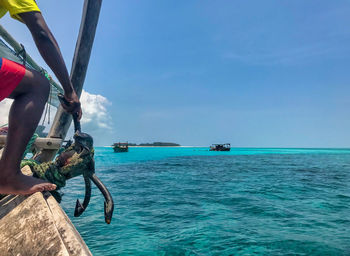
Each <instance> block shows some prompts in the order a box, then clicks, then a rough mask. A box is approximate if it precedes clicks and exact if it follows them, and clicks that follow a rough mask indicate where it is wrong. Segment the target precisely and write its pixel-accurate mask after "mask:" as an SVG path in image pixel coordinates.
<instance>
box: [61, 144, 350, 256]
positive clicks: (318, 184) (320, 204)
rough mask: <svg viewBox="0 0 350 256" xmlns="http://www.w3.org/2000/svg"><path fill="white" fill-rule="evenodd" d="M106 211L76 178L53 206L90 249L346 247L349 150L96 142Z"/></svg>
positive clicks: (349, 248)
mask: <svg viewBox="0 0 350 256" xmlns="http://www.w3.org/2000/svg"><path fill="white" fill-rule="evenodd" d="M95 160H96V174H97V176H98V177H99V178H100V179H101V180H102V181H103V183H104V184H105V185H106V186H107V187H108V189H109V191H110V192H111V194H112V196H113V199H114V203H115V208H114V209H115V211H114V215H113V219H112V223H111V224H109V225H108V224H106V223H105V222H104V209H103V207H104V206H103V205H104V199H103V196H102V195H101V193H100V192H99V190H98V189H97V188H96V187H93V190H92V197H91V202H90V205H89V206H88V208H87V209H86V211H85V212H84V213H83V214H82V215H81V216H80V217H78V218H75V217H74V216H73V213H74V208H75V202H76V199H78V198H79V199H80V201H82V200H83V198H84V182H83V178H82V177H77V178H74V179H72V180H70V181H68V183H67V186H66V188H64V189H63V191H62V192H63V193H64V195H63V200H62V203H61V205H62V207H63V208H64V210H65V212H66V213H67V215H68V216H69V217H70V219H71V220H72V222H73V224H74V225H75V227H76V228H77V230H78V231H79V232H80V234H81V236H82V238H83V239H84V240H85V242H86V244H87V245H88V247H89V248H90V250H91V252H92V254H93V255H95V256H112V255H350V149H295V148H294V149H278V148H232V149H231V151H230V152H212V151H209V150H208V148H204V147H203V148H201V147H158V148H157V147H153V148H152V147H132V148H130V149H129V152H127V153H114V152H113V149H112V148H111V147H97V148H95Z"/></svg>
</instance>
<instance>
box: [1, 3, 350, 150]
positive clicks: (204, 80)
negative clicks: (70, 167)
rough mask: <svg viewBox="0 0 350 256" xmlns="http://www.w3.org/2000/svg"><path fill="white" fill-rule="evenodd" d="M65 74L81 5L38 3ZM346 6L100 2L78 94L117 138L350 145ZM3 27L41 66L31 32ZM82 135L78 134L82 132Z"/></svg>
mask: <svg viewBox="0 0 350 256" xmlns="http://www.w3.org/2000/svg"><path fill="white" fill-rule="evenodd" d="M37 2H38V4H39V6H40V8H41V9H42V12H43V14H44V16H45V17H46V20H47V22H48V24H49V26H50V27H51V29H52V31H53V33H54V34H55V36H56V38H57V40H58V42H59V44H60V46H61V48H62V52H63V54H64V57H65V60H66V63H67V66H68V67H69V68H70V66H71V60H72V56H73V51H74V46H75V41H76V37H77V33H78V29H79V24H80V18H81V9H82V3H83V1H82V0H74V1H68V0H61V1H58V2H57V1H52V0H45V1H44V0H38V1H37ZM349 13H350V3H349V1H343V0H338V1H325V0H317V1H316V0H310V1H305V0H283V1H281V0H274V1H272V0H265V1H261V0H254V1H253V0H251V1H247V0H236V1H232V0H231V1H228V0H227V1H226V0H221V1H206V0H202V1H193V0H186V1H185V0H181V1H163V0H147V1H146V0H144V1H125V0H124V1H119V0H114V1H106V0H105V1H104V2H103V7H102V11H101V16H100V23H99V27H98V30H97V34H96V41H95V44H94V49H93V52H92V57H91V60H90V66H89V70H88V75H87V79H86V82H85V89H86V91H87V92H89V93H90V94H96V95H102V96H103V97H105V98H107V99H108V101H109V102H110V104H106V105H105V107H106V111H107V115H108V116H109V117H110V120H109V126H110V128H109V129H108V128H102V127H99V126H90V125H86V130H87V132H90V133H91V134H92V135H95V140H96V143H97V145H109V144H112V143H113V142H115V141H119V140H121V141H126V140H127V141H129V142H138V143H139V142H152V141H172V142H177V143H180V144H182V145H203V146H207V145H209V144H211V143H220V142H231V144H232V145H233V146H237V147H348V146H349V145H350V135H349V134H350V97H349V95H350V86H349V85H350V72H349V60H350V30H349V23H350V15H349ZM1 22H2V24H3V25H4V26H5V27H6V28H7V29H8V30H9V31H10V32H11V33H12V34H13V35H14V36H15V37H16V38H17V39H18V41H20V42H22V43H23V44H25V45H26V47H27V50H28V51H29V52H30V53H31V55H32V56H33V57H35V59H37V60H38V62H39V63H40V64H42V65H44V63H43V61H42V60H41V58H40V56H39V54H38V52H37V50H36V48H35V45H34V44H33V42H32V39H31V37H30V35H29V33H28V32H27V31H26V27H25V26H23V25H21V24H20V23H18V22H16V21H15V20H12V19H10V18H9V17H8V16H7V17H6V18H3V19H2V21H1ZM83 129H84V126H83Z"/></svg>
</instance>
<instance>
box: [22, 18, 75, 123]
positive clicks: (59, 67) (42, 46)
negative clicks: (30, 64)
mask: <svg viewBox="0 0 350 256" xmlns="http://www.w3.org/2000/svg"><path fill="white" fill-rule="evenodd" d="M18 15H19V16H20V17H21V19H22V20H23V22H24V23H25V24H26V25H27V27H28V29H29V30H30V32H31V34H32V36H33V39H34V41H35V44H36V46H37V47H38V50H39V52H40V54H41V56H42V57H43V59H44V60H45V62H46V63H47V65H48V66H49V67H50V68H51V69H52V71H53V72H54V73H55V75H56V77H57V78H58V80H59V81H60V83H61V85H62V86H63V89H64V94H65V95H64V96H65V98H66V99H67V100H68V101H69V102H70V106H63V107H64V108H65V109H66V111H68V112H69V113H72V114H74V113H78V114H79V119H80V118H81V107H80V102H79V98H78V96H77V95H76V93H75V91H74V89H73V86H72V83H71V81H70V78H69V75H68V71H67V67H66V65H65V63H64V60H63V57H62V54H61V51H60V48H59V46H58V44H57V41H56V39H55V38H54V36H53V34H52V33H51V31H50V29H49V27H48V26H47V24H46V22H45V20H44V17H43V16H42V14H41V13H40V12H26V13H21V14H18Z"/></svg>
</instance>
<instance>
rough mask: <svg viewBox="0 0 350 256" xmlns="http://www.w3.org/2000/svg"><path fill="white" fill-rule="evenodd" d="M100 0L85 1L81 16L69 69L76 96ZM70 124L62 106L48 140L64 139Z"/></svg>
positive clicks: (48, 153) (49, 153)
mask: <svg viewBox="0 0 350 256" xmlns="http://www.w3.org/2000/svg"><path fill="white" fill-rule="evenodd" d="M101 5H102V0H85V1H84V8H83V16H82V20H81V24H80V31H79V36H78V40H77V44H76V47H75V53H74V58H73V63H72V69H71V75H70V78H71V81H72V84H73V87H74V89H75V91H76V92H77V94H78V95H79V97H80V95H81V92H82V90H83V85H84V80H85V76H86V71H87V68H88V64H89V60H90V54H91V49H92V45H93V42H94V38H95V32H96V27H97V23H98V18H99V14H100V10H101ZM71 123H72V116H71V115H70V114H67V113H66V112H65V111H64V110H63V108H62V106H60V107H59V108H58V110H57V113H56V116H55V119H54V121H53V124H52V127H51V130H50V132H49V134H48V137H50V138H60V139H62V140H63V139H64V138H65V137H66V134H67V131H68V128H69V126H70V125H71ZM56 152H57V150H43V151H42V152H41V153H40V154H39V155H38V156H36V158H35V159H36V160H38V161H40V162H47V161H50V160H52V159H53V158H54V156H55V154H56Z"/></svg>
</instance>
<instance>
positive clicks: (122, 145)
mask: <svg viewBox="0 0 350 256" xmlns="http://www.w3.org/2000/svg"><path fill="white" fill-rule="evenodd" d="M113 150H114V152H115V153H123V152H128V151H129V144H128V143H127V142H118V143H114V144H113Z"/></svg>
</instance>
